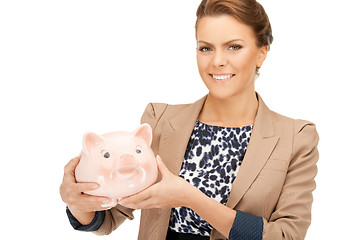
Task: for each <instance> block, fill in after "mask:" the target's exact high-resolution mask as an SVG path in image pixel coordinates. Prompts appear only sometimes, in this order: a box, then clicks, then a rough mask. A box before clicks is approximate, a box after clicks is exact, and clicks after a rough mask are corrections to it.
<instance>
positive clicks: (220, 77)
mask: <svg viewBox="0 0 360 240" xmlns="http://www.w3.org/2000/svg"><path fill="white" fill-rule="evenodd" d="M210 76H211V77H213V78H214V79H216V80H226V79H229V78H231V77H233V76H235V74H211V73H210Z"/></svg>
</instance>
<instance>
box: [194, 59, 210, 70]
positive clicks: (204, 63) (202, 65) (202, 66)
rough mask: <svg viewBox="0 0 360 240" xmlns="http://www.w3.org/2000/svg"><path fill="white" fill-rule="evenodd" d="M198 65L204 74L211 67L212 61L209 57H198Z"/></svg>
mask: <svg viewBox="0 0 360 240" xmlns="http://www.w3.org/2000/svg"><path fill="white" fill-rule="evenodd" d="M196 59H197V65H198V69H199V72H200V74H204V71H206V69H207V68H208V67H209V62H210V59H209V57H207V56H202V55H197V58H196Z"/></svg>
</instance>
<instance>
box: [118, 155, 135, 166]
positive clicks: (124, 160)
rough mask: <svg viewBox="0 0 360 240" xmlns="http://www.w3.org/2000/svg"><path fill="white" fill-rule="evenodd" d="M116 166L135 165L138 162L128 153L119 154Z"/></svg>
mask: <svg viewBox="0 0 360 240" xmlns="http://www.w3.org/2000/svg"><path fill="white" fill-rule="evenodd" d="M115 164H116V168H117V169H119V168H123V167H127V166H133V167H135V166H137V164H138V162H137V160H136V159H135V158H134V157H133V156H132V155H130V154H123V155H121V156H120V158H119V160H118V161H116V163H115Z"/></svg>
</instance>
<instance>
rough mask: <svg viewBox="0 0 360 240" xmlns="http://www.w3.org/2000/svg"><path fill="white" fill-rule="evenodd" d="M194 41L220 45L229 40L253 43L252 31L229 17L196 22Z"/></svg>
mask: <svg viewBox="0 0 360 240" xmlns="http://www.w3.org/2000/svg"><path fill="white" fill-rule="evenodd" d="M196 39H197V40H198V41H199V40H203V41H207V42H213V43H217V42H219V43H222V42H226V41H228V40H231V39H243V40H244V41H255V34H254V31H253V29H252V28H251V27H250V26H249V25H246V24H245V23H242V22H240V21H239V20H237V19H236V18H234V17H232V16H230V15H220V16H206V17H202V18H200V19H199V21H198V25H197V32H196Z"/></svg>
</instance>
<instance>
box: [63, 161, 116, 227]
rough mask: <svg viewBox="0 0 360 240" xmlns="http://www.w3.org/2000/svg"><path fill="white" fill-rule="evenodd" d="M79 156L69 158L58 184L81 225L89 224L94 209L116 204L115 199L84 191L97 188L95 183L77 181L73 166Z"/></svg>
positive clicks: (75, 164) (100, 209)
mask: <svg viewBox="0 0 360 240" xmlns="http://www.w3.org/2000/svg"><path fill="white" fill-rule="evenodd" d="M79 161H80V157H75V158H73V159H71V160H70V161H69V162H68V164H66V166H65V167H64V178H63V182H62V184H61V186H60V195H61V198H62V200H63V201H64V202H65V203H66V204H67V206H68V208H69V210H70V212H71V213H72V215H73V216H74V217H75V218H76V219H77V220H78V221H79V222H80V223H81V224H83V225H87V224H89V223H90V222H91V221H92V219H93V218H94V216H95V211H102V210H107V209H109V208H111V207H114V206H116V204H117V201H116V200H115V199H109V198H106V197H98V196H91V195H88V194H85V193H84V192H86V191H90V190H94V189H97V188H98V187H99V185H98V184H97V183H77V182H76V180H75V168H76V166H77V165H78V164H79Z"/></svg>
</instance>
